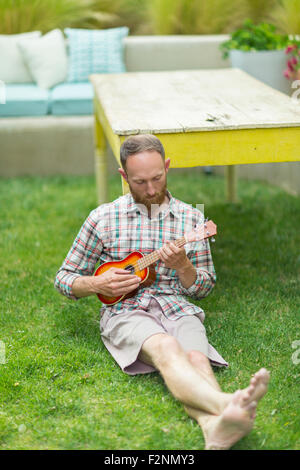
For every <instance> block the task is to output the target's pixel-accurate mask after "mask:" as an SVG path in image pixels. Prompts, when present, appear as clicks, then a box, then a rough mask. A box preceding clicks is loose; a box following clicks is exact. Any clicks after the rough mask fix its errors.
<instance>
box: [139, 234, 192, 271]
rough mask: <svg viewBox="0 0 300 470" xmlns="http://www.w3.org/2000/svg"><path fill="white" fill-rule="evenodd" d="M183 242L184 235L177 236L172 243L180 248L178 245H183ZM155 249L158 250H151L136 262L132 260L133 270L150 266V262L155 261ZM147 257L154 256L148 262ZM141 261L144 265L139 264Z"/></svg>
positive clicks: (140, 269) (184, 241)
mask: <svg viewBox="0 0 300 470" xmlns="http://www.w3.org/2000/svg"><path fill="white" fill-rule="evenodd" d="M185 243H186V240H185V238H184V237H182V238H178V240H175V242H174V244H175V245H176V246H177V247H178V248H180V247H182V246H183V245H185ZM157 251H158V250H156V251H153V252H152V253H150V254H149V255H146V256H144V257H143V258H140V259H138V260H137V261H136V262H134V263H133V264H132V267H133V268H134V271H142V270H143V269H145V268H147V266H150V264H152V263H154V262H155V261H157V259H155V257H156V256H157ZM147 258H148V259H152V258H154V259H153V261H152V262H151V263H148V260H147ZM145 261H146V264H145ZM141 263H142V264H145V266H144V265H143V266H140V264H141Z"/></svg>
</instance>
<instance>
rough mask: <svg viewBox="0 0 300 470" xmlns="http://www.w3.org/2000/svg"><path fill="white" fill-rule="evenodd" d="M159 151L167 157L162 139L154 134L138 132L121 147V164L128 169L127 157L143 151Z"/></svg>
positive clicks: (163, 156)
mask: <svg viewBox="0 0 300 470" xmlns="http://www.w3.org/2000/svg"><path fill="white" fill-rule="evenodd" d="M146 151H147V152H158V153H160V155H161V156H162V158H163V160H164V159H165V149H164V147H163V145H162V143H161V141H160V140H159V139H158V138H157V137H156V136H155V135H152V134H138V135H132V136H130V137H128V138H127V139H126V140H125V141H124V142H123V144H122V145H121V149H120V159H121V165H122V168H123V169H124V170H126V161H127V158H128V157H130V156H131V155H136V154H137V153H141V152H146Z"/></svg>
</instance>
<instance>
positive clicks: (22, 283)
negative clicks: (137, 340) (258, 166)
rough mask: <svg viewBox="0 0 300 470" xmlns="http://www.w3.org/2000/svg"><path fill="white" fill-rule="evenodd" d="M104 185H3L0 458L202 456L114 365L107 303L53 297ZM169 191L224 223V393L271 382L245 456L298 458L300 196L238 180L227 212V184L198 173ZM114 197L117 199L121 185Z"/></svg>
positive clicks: (85, 180)
mask: <svg viewBox="0 0 300 470" xmlns="http://www.w3.org/2000/svg"><path fill="white" fill-rule="evenodd" d="M94 186H95V185H94V179H93V178H92V177H70V178H69V177H57V178H45V179H39V178H35V179H32V178H19V179H10V180H3V179H2V180H0V203H1V204H0V220H1V225H0V234H1V237H0V251H1V268H0V270H1V288H0V301H1V319H0V325H1V329H0V340H1V341H2V343H1V344H2V363H0V397H1V399H0V400H1V404H0V449H146V450H147V449H149V450H152V449H157V450H158V449H170V450H173V449H185V450H195V449H203V446H204V440H203V436H202V433H201V431H200V429H199V427H198V426H197V424H196V422H194V421H193V420H192V419H190V418H189V417H188V416H187V415H186V414H185V413H184V410H183V407H182V405H181V404H180V403H179V402H177V401H175V399H173V397H172V396H171V395H170V393H169V392H168V391H167V389H166V388H165V386H164V383H163V380H162V379H161V377H160V376H159V375H158V374H157V373H154V374H148V375H144V376H131V377H130V376H127V375H125V374H123V372H121V370H120V369H119V368H118V366H117V365H116V364H115V363H114V361H113V359H112V358H111V357H110V356H109V354H108V352H107V351H106V349H105V348H104V346H103V344H102V342H101V338H100V335H99V306H100V303H99V301H98V299H97V297H93V298H92V297H90V298H85V299H81V300H79V301H77V302H74V301H71V300H68V299H66V298H65V297H63V296H61V295H60V294H59V293H58V292H57V291H55V290H54V288H53V280H54V277H55V273H56V271H57V269H58V268H59V266H60V265H61V263H62V261H63V259H64V257H65V255H66V254H67V251H68V250H69V248H70V246H71V243H72V241H73V239H74V237H75V236H76V234H77V232H78V230H79V228H80V226H81V224H82V223H83V221H84V219H85V217H86V216H87V215H88V213H89V211H90V210H92V209H93V208H94V207H95V205H96V201H95V189H94ZM169 188H170V190H171V192H172V194H173V195H174V196H176V197H178V198H180V199H183V200H185V201H186V202H187V203H190V204H193V205H196V204H200V203H204V204H205V213H206V215H207V216H209V217H210V218H212V219H213V220H214V221H215V222H216V223H217V225H218V236H217V237H216V243H215V244H214V245H212V252H213V258H214V262H215V268H216V271H217V276H218V280H217V284H216V287H215V289H214V290H213V292H212V293H211V294H210V296H209V297H207V298H206V299H204V300H203V301H201V302H200V303H201V305H202V307H203V308H204V310H205V312H206V320H205V326H206V329H207V334H208V336H209V340H210V342H211V343H212V344H213V345H214V346H215V347H216V348H217V350H218V351H219V352H220V353H221V354H222V356H223V357H224V358H225V359H226V360H227V361H228V362H229V364H230V367H229V368H228V369H222V370H217V371H216V375H217V378H218V380H219V383H220V384H221V386H222V388H223V390H224V391H227V392H233V391H235V390H236V389H237V388H242V387H245V386H247V384H248V382H249V378H250V376H251V374H252V373H254V372H255V371H256V370H258V369H259V368H260V367H262V366H265V367H267V368H268V369H269V370H270V372H271V382H270V387H269V392H268V394H267V395H266V397H265V398H264V399H263V400H262V402H261V403H260V405H259V408H258V414H257V419H256V422H255V426H254V429H253V431H252V433H251V434H250V435H248V436H247V437H245V438H244V439H242V440H241V441H240V442H239V443H237V444H236V445H235V447H234V449H259V450H261V449H299V448H300V426H299V383H300V364H299V363H298V362H299V360H296V359H297V354H296V355H295V352H296V351H295V349H293V346H292V344H293V342H294V341H296V340H300V331H299V317H300V289H299V280H300V274H299V273H300V250H299V247H300V217H299V213H300V198H299V197H295V196H292V195H289V194H287V193H285V192H284V191H282V190H280V189H278V188H276V187H274V186H271V185H263V184H261V183H258V182H240V184H239V200H240V202H239V203H238V204H236V205H230V204H227V203H225V202H224V197H223V194H224V181H223V179H222V178H220V177H216V176H205V175H201V174H199V173H186V174H183V173H178V172H174V174H172V171H171V173H170V176H169ZM110 191H111V193H110V197H111V199H113V198H115V197H117V196H118V195H119V192H120V183H119V178H118V177H114V178H112V180H111V185H110ZM3 347H5V358H4V359H5V360H3ZM293 358H294V359H293ZM295 358H296V359H295ZM0 359H1V357H0ZM3 362H4V363H3Z"/></svg>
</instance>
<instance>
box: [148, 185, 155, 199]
mask: <svg viewBox="0 0 300 470" xmlns="http://www.w3.org/2000/svg"><path fill="white" fill-rule="evenodd" d="M147 195H148V196H154V195H155V188H154V187H153V186H152V184H151V183H148V185H147Z"/></svg>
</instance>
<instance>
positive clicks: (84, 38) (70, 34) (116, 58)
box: [64, 26, 129, 82]
mask: <svg viewBox="0 0 300 470" xmlns="http://www.w3.org/2000/svg"><path fill="white" fill-rule="evenodd" d="M64 32H65V34H66V36H67V38H68V42H69V70H68V79H67V80H68V82H84V81H88V77H89V75H90V74H92V73H122V72H125V71H126V70H125V64H124V61H123V43H122V42H123V38H124V37H126V36H127V35H128V32H129V29H128V28H127V27H125V26H124V27H121V28H111V29H103V30H94V29H75V28H66V29H65V30H64Z"/></svg>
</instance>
